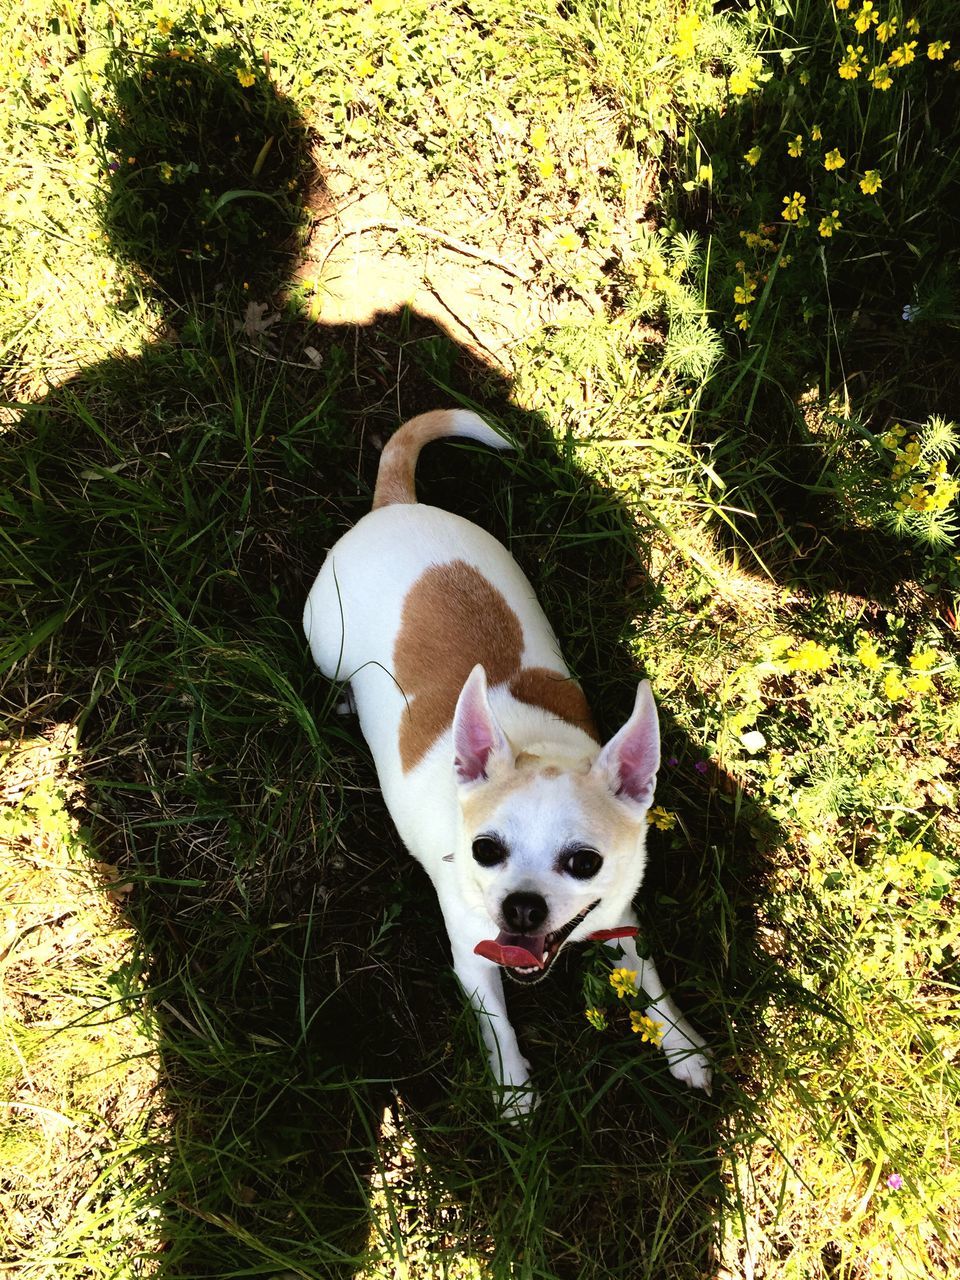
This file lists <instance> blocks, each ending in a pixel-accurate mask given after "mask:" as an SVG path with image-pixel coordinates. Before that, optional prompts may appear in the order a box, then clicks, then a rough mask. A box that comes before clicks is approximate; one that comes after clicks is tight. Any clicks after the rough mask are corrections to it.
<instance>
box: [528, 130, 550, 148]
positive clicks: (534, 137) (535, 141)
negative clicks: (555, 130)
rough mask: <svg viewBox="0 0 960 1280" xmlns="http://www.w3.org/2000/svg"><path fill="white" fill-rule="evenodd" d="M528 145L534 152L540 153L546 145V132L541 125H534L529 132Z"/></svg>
mask: <svg viewBox="0 0 960 1280" xmlns="http://www.w3.org/2000/svg"><path fill="white" fill-rule="evenodd" d="M530 145H531V147H533V149H534V151H542V150H543V149H544V147H545V146H546V145H547V131H546V129H545V128H544V127H543V125H542V124H535V125H534V126H533V128H532V129H531V130H530Z"/></svg>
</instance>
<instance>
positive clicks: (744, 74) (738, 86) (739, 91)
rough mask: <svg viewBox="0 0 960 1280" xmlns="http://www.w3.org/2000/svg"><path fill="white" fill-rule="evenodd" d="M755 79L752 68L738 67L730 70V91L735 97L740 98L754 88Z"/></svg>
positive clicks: (755, 86)
mask: <svg viewBox="0 0 960 1280" xmlns="http://www.w3.org/2000/svg"><path fill="white" fill-rule="evenodd" d="M757 87H758V86H757V81H756V77H755V74H754V71H753V68H752V67H751V68H749V69H745V68H742V67H738V68H737V69H736V71H731V72H730V92H731V93H732V94H735V95H736V97H738V98H742V97H743V95H744V94H745V93H749V92H750V90H751V89H756V88H757Z"/></svg>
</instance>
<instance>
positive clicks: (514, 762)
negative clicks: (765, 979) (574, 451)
mask: <svg viewBox="0 0 960 1280" xmlns="http://www.w3.org/2000/svg"><path fill="white" fill-rule="evenodd" d="M443 437H463V438H466V439H470V440H474V441H478V442H480V443H482V444H484V445H488V446H490V447H492V448H494V449H501V450H502V449H510V448H512V447H513V446H512V445H511V444H510V442H509V441H507V440H506V439H505V438H504V437H503V436H502V435H500V433H499V432H497V431H494V430H493V429H492V428H491V427H490V426H488V425H487V423H486V422H484V421H483V419H482V418H480V417H479V416H478V415H477V414H475V413H472V412H470V411H468V410H465V409H450V410H437V411H435V412H432V413H425V414H421V415H420V416H419V417H416V418H412V419H411V420H410V421H409V422H407V423H405V424H404V425H403V426H401V427H400V428H398V430H397V431H396V432H395V433H394V435H393V436H392V437H391V439H390V440H389V441H388V443H387V445H386V447H385V448H384V450H383V453H382V455H381V458H380V465H379V470H378V474H377V482H376V487H375V491H374V497H373V507H372V510H371V511H370V512H368V514H367V515H365V516H364V517H363V518H362V519H361V520H360V521H359V522H358V523H357V524H356V525H354V527H353V528H352V529H350V530H349V531H348V532H347V533H346V534H344V535H343V537H341V538H340V540H339V541H338V542H337V543H336V544H335V545H334V546H333V548H332V549H331V550H330V551H329V553H328V554H327V557H326V559H325V561H324V563H323V567H322V568H321V570H320V573H319V574H318V576H317V579H316V581H315V582H314V584H313V587H312V588H311V590H310V594H309V596H308V598H307V602H306V606H305V609H304V614H303V626H304V631H305V633H306V636H307V640H308V642H309V645H310V651H311V653H312V655H313V659H314V661H315V662H316V664H317V666H318V667H319V668H320V670H321V672H322V673H323V674H324V675H325V676H327V677H328V678H329V679H331V680H338V681H348V682H349V689H350V698H351V705H352V708H353V709H355V710H356V712H357V714H358V716H359V719H360V727H361V730H362V732H363V736H364V737H365V738H366V740H367V743H368V744H369V747H370V750H371V752H372V753H373V759H374V762H375V764H376V769H377V774H378V777H379V780H380V786H381V789H382V792H383V796H384V800H385V801H386V805H387V808H388V809H389V811H390V815H391V817H392V818H393V821H394V824H395V825H396V828H397V831H398V832H399V834H400V837H401V839H402V840H403V843H404V844H405V845H406V847H407V849H408V850H409V851H410V853H412V854H413V856H414V857H415V858H416V859H417V860H418V861H419V862H420V863H421V865H422V866H423V867H424V868H425V869H426V871H427V873H428V875H429V876H430V879H431V880H432V881H433V885H434V888H435V889H436V892H437V897H438V899H439V901H440V907H441V910H442V912H443V918H444V922H445V924H446V928H447V933H448V934H449V937H450V946H451V949H452V952H453V966H454V969H455V971H456V975H457V978H458V979H459V981H460V984H461V986H462V987H463V990H464V991H465V993H466V994H467V996H468V997H469V999H470V1000H471V1002H472V1004H473V1006H474V1007H475V1009H476V1010H477V1013H478V1015H479V1019H480V1027H481V1031H482V1034H483V1039H484V1043H485V1045H486V1049H487V1052H488V1055H489V1059H490V1066H491V1068H492V1071H493V1075H494V1077H495V1079H496V1081H497V1084H498V1086H499V1089H498V1094H499V1097H500V1100H501V1104H502V1106H503V1108H504V1110H505V1111H506V1112H507V1114H509V1115H510V1116H511V1117H513V1118H516V1117H518V1116H520V1115H521V1114H523V1113H525V1112H526V1111H527V1110H529V1108H530V1107H531V1106H532V1105H533V1102H534V1098H535V1095H534V1093H533V1090H532V1088H531V1086H530V1064H529V1063H528V1062H527V1060H526V1058H524V1056H523V1055H522V1053H521V1051H520V1047H519V1045H518V1043H517V1037H516V1033H515V1032H514V1029H513V1027H512V1026H511V1024H510V1020H509V1018H508V1016H507V1008H506V1003H505V1000H504V991H503V982H502V974H503V973H504V972H506V973H507V974H508V975H509V976H510V977H511V978H513V979H514V980H515V981H517V982H520V983H528V984H529V983H535V982H539V981H540V980H541V979H542V978H544V977H545V976H546V974H547V973H549V971H550V968H551V966H552V965H553V964H554V963H555V961H556V958H557V956H558V954H559V953H560V951H561V950H562V949H563V947H565V946H568V945H570V944H573V943H576V942H582V941H585V940H588V939H594V940H600V941H604V942H606V943H607V944H608V945H610V946H611V947H617V948H620V950H619V951H618V953H617V954H618V956H621V957H622V959H620V963H621V964H622V965H623V966H624V967H626V968H627V969H630V970H633V971H635V972H636V975H637V978H636V981H637V985H638V987H639V989H640V991H642V992H643V993H645V998H646V1000H647V1001H648V1002H649V1005H648V1008H647V1010H646V1013H647V1016H648V1017H650V1018H652V1019H653V1020H654V1021H655V1022H658V1023H660V1024H661V1027H662V1029H663V1030H662V1040H661V1045H662V1048H663V1050H664V1052H665V1054H666V1058H667V1063H668V1065H669V1069H670V1071H671V1073H672V1074H673V1075H674V1076H675V1077H677V1079H679V1080H681V1081H683V1082H685V1083H686V1084H688V1085H691V1086H693V1087H697V1088H700V1089H704V1090H706V1091H707V1092H709V1091H710V1082H711V1066H710V1060H709V1055H708V1052H707V1051H706V1049H705V1044H704V1041H703V1039H702V1038H701V1037H700V1036H699V1035H698V1034H697V1032H696V1031H694V1030H693V1028H692V1027H691V1026H690V1024H689V1023H688V1022H687V1021H686V1019H685V1018H684V1017H683V1016H682V1015H681V1013H680V1011H679V1009H678V1008H677V1007H676V1005H675V1004H674V1002H673V1000H672V999H671V998H670V996H669V995H667V994H666V993H665V992H664V990H663V986H662V984H661V982H660V978H659V977H658V975H657V971H656V969H655V967H654V965H653V963H652V961H651V960H650V959H649V958H647V957H645V956H641V955H640V954H638V952H637V949H636V944H635V941H634V937H635V935H636V932H637V921H636V916H635V914H634V911H633V905H632V904H633V898H634V895H635V894H636V892H637V890H638V889H639V887H640V883H641V880H642V879H643V873H644V867H645V862H646V853H645V839H646V830H647V811H648V810H649V808H650V805H651V803H652V801H653V792H654V786H655V783H656V775H657V769H658V767H659V763H660V735H659V727H658V723H657V711H656V706H655V704H654V700H653V695H652V693H651V691H650V685H649V683H648V681H646V680H643V681H641V682H640V685H639V688H638V690H637V695H636V703H635V706H634V708H633V712H632V714H631V716H630V718H629V719H628V720H627V722H626V724H624V725H623V727H622V728H621V729H620V730H619V732H617V733H616V734H614V736H613V737H612V738H611V739H610V741H609V742H607V743H606V745H601V742H600V741H599V738H598V736H597V732H596V729H595V728H594V723H593V719H592V716H591V714H590V710H589V707H588V706H587V703H586V699H585V698H584V695H583V692H582V691H581V689H580V687H579V685H578V684H577V683H576V682H575V681H574V680H573V679H572V677H571V675H570V672H569V670H568V669H567V667H566V665H565V664H564V661H563V659H562V657H561V656H560V648H559V645H558V643H557V640H556V637H555V636H554V634H553V631H552V630H551V628H550V624H549V623H548V622H547V619H546V617H545V616H544V614H543V612H542V610H541V609H540V606H539V604H538V603H537V600H536V597H535V595H534V592H533V589H532V587H531V586H530V584H529V582H528V581H527V579H526V578H525V577H524V575H523V573H522V571H521V569H520V567H519V565H518V564H517V563H516V561H515V560H514V559H513V557H512V556H511V555H510V553H509V552H508V551H507V550H506V548H505V547H503V546H502V545H501V544H500V543H499V542H498V541H497V540H496V539H495V538H493V537H492V536H491V535H490V534H488V533H486V532H485V531H484V530H482V529H481V528H479V526H477V525H475V524H473V523H471V522H470V521H468V520H465V519H464V518H463V517H461V516H458V515H454V514H452V513H451V512H448V511H444V510H441V509H439V508H436V507H430V506H426V505H424V504H421V503H418V502H417V498H416V493H415V488H414V476H415V471H416V464H417V458H418V456H419V453H420V450H421V449H422V447H423V446H424V445H425V444H427V443H428V442H429V441H432V440H437V439H440V438H443Z"/></svg>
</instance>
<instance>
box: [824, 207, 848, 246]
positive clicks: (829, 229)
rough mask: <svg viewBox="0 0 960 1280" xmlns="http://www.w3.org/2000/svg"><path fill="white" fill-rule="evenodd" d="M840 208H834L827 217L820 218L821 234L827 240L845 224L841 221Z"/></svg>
mask: <svg viewBox="0 0 960 1280" xmlns="http://www.w3.org/2000/svg"><path fill="white" fill-rule="evenodd" d="M839 215H840V210H839V209H834V211H833V212H832V213H828V214H827V215H826V217H824V218H821V219H820V234H821V235H822V236H823V237H824V238H825V239H827V240H829V239H830V237H831V236H832V235H833V233H834V232H835V231H839V230H840V228H841V227H842V226H843V223H842V222H841V221H840V216H839Z"/></svg>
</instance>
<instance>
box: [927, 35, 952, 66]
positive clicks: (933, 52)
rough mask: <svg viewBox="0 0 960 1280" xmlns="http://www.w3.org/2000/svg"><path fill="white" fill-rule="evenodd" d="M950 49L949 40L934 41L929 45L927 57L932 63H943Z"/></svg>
mask: <svg viewBox="0 0 960 1280" xmlns="http://www.w3.org/2000/svg"><path fill="white" fill-rule="evenodd" d="M949 48H950V41H949V40H934V41H932V42H931V43H930V44H928V45H927V57H928V58H929V59H930V61H931V62H942V61H943V55H944V54H945V53H946V52H947V50H948V49H949Z"/></svg>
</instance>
